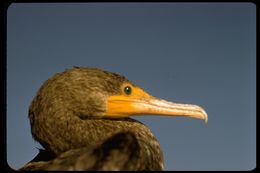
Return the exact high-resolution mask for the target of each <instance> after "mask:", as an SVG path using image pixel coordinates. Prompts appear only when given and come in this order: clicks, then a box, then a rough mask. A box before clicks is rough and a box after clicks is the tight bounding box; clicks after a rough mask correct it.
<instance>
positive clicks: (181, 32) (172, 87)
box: [7, 3, 256, 170]
mask: <svg viewBox="0 0 260 173" xmlns="http://www.w3.org/2000/svg"><path fill="white" fill-rule="evenodd" d="M72 66H87V67H98V68H102V69H106V70H109V71H112V72H116V73H119V74H122V75H125V76H126V77H127V78H128V79H130V80H131V81H133V82H135V83H136V84H137V85H139V86H140V87H142V88H143V89H145V90H146V91H147V92H149V93H150V94H152V95H154V96H156V97H160V98H163V99H166V100H169V101H174V102H179V103H191V104H198V105H200V106H202V107H203V108H205V110H206V111H207V113H208V116H209V121H208V123H207V124H205V123H204V122H203V121H201V120H197V119H189V118H183V117H158V116H145V117H139V116H138V117H134V118H136V119H138V120H140V121H142V122H143V123H145V124H146V125H147V126H148V127H149V128H150V129H151V130H152V132H153V133H154V135H155V136H156V138H157V139H158V141H159V142H160V145H161V148H162V150H163V153H164V160H165V169H166V170H251V169H253V168H255V166H256V6H255V5H254V4H253V3H45V4H42V3H35V4H33V3H13V4H11V5H10V7H9V8H8V13H7V161H8V164H9V165H10V166H11V167H13V168H15V169H17V168H19V167H21V166H23V165H24V164H25V163H27V162H28V161H30V160H31V159H32V158H33V157H34V156H35V155H36V154H37V147H38V148H39V147H40V145H39V144H38V143H37V142H35V141H34V140H33V139H32V136H31V133H30V124H29V120H28V117H27V116H28V107H29V105H30V102H31V101H32V99H33V97H34V95H35V94H36V92H37V90H38V89H39V87H40V86H41V84H42V83H43V82H44V81H45V80H46V79H48V78H49V77H51V76H52V75H54V74H55V73H57V72H61V71H63V70H65V69H66V68H70V67H72Z"/></svg>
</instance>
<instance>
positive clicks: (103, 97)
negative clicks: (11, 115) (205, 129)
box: [21, 67, 207, 170]
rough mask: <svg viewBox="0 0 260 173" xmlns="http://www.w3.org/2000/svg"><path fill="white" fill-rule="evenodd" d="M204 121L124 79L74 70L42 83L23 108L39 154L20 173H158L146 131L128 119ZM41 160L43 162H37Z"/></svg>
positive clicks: (194, 109)
mask: <svg viewBox="0 0 260 173" xmlns="http://www.w3.org/2000/svg"><path fill="white" fill-rule="evenodd" d="M140 114H155V115H169V116H187V117H192V118H199V119H203V120H205V121H207V114H206V113H205V111H204V110H203V109H202V108H201V107H199V106H196V105H189V104H177V103H173V102H168V101H165V100H162V99H158V98H156V97H153V96H151V95H149V94H148V93H147V92H145V91H144V90H143V89H141V88H140V87H138V86H137V85H135V84H134V83H133V82H131V81H129V80H128V79H126V78H125V77H123V76H121V75H118V74H115V73H111V72H108V71H104V70H101V69H97V68H84V67H74V68H71V69H68V70H65V71H64V72H62V73H58V74H56V75H54V76H53V77H51V78H49V79H48V80H47V81H45V82H44V84H43V85H42V87H41V88H40V89H39V91H38V93H37V95H36V96H35V98H34V99H33V101H32V103H31V105H30V108H29V119H30V123H31V132H32V135H33V137H34V139H35V140H37V141H39V142H40V144H41V145H42V146H43V147H44V148H45V150H41V152H40V154H39V155H40V156H44V155H45V154H44V153H47V154H46V155H47V159H39V158H38V157H37V158H35V159H34V160H32V161H31V162H30V163H28V164H26V165H25V166H24V167H23V168H21V170H162V169H163V154H162V151H161V149H160V146H159V143H158V141H157V140H156V138H155V137H154V135H153V134H152V133H151V131H150V130H149V129H148V128H147V127H146V126H145V125H144V124H142V123H141V122H139V121H137V120H133V119H131V118H129V116H131V115H140ZM42 158H44V157H42Z"/></svg>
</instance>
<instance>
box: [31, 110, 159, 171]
mask: <svg viewBox="0 0 260 173" xmlns="http://www.w3.org/2000/svg"><path fill="white" fill-rule="evenodd" d="M64 114H65V115H64ZM34 123H35V122H34ZM37 124H38V125H37V126H32V133H33V136H34V138H35V139H36V140H38V141H39V142H40V143H41V144H42V145H43V146H44V147H45V149H47V150H49V151H51V152H54V153H55V154H57V155H59V154H61V153H63V152H65V151H68V150H70V149H75V148H81V147H89V148H91V147H93V146H97V145H99V144H101V143H102V142H104V141H105V140H106V139H108V138H110V137H111V136H113V135H115V134H117V133H119V132H123V131H130V132H132V133H134V134H135V135H136V138H137V141H138V143H139V145H140V155H141V156H142V157H143V158H142V159H141V160H144V161H145V164H148V165H149V162H150V163H151V164H152V163H153V161H154V160H159V163H158V165H159V166H160V167H161V168H163V155H162V151H161V149H160V146H159V143H158V141H157V140H156V138H155V137H154V135H153V134H152V133H151V131H150V130H149V128H147V127H146V126H145V125H144V124H142V123H141V122H139V121H137V120H133V119H130V118H124V119H104V118H100V119H98V118H87V119H84V120H83V119H81V118H79V117H78V116H76V115H73V113H72V112H68V111H67V112H63V115H62V114H61V112H59V113H57V114H55V115H54V116H51V117H49V118H46V119H44V120H43V122H39V119H38V123H37ZM34 127H37V129H36V128H34ZM139 164H142V162H139Z"/></svg>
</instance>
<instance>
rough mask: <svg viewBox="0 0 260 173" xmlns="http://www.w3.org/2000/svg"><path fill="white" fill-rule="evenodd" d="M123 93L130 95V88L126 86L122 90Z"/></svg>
mask: <svg viewBox="0 0 260 173" xmlns="http://www.w3.org/2000/svg"><path fill="white" fill-rule="evenodd" d="M124 92H125V94H126V95H130V94H131V93H132V88H131V87H130V86H126V87H125V88H124Z"/></svg>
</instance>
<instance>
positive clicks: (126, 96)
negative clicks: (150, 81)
mask: <svg viewBox="0 0 260 173" xmlns="http://www.w3.org/2000/svg"><path fill="white" fill-rule="evenodd" d="M54 81H55V82H54ZM44 86H45V87H43V89H42V90H44V89H47V88H49V89H47V90H46V91H45V93H46V95H48V94H49V95H50V94H52V96H51V98H52V100H49V101H48V102H49V103H50V104H52V105H53V104H54V103H55V102H62V103H63V104H62V106H63V107H66V108H67V109H68V110H71V111H73V112H74V113H75V114H76V115H78V116H79V117H80V118H83V119H84V118H89V117H103V118H112V119H113V118H124V117H129V116H132V115H147V114H148V115H167V116H185V117H191V118H198V119H203V120H205V121H206V122H207V119H208V116H207V114H206V112H205V111H204V109H203V108H201V107H200V106H197V105H192V104H178V103H174V102H169V101H165V100H163V99H160V98H156V97H154V96H152V95H150V94H148V93H147V92H146V91H144V90H143V89H142V88H140V87H138V86H137V85H135V84H134V83H133V82H131V81H130V80H128V79H127V78H125V77H124V76H121V75H118V74H116V73H111V72H108V71H104V70H100V69H97V68H81V67H76V68H72V69H69V70H66V71H65V72H63V73H60V74H57V75H55V76H54V77H53V78H51V79H49V80H47V83H46V84H45V85H44Z"/></svg>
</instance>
